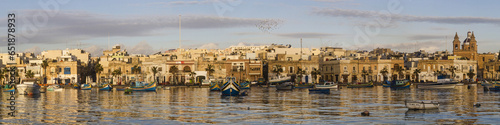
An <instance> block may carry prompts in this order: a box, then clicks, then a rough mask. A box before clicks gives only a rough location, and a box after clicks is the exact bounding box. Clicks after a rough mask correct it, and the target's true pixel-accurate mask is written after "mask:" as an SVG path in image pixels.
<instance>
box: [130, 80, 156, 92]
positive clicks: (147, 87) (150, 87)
mask: <svg viewBox="0 0 500 125" xmlns="http://www.w3.org/2000/svg"><path fill="white" fill-rule="evenodd" d="M130 89H132V90H133V91H156V82H153V83H149V84H148V83H144V82H139V81H136V82H135V85H134V86H132V87H130Z"/></svg>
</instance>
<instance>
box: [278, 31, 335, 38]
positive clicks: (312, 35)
mask: <svg viewBox="0 0 500 125" xmlns="http://www.w3.org/2000/svg"><path fill="white" fill-rule="evenodd" d="M274 35H277V36H282V37H290V38H325V37H332V36H338V35H339V34H333V33H313V32H299V33H276V34H274Z"/></svg>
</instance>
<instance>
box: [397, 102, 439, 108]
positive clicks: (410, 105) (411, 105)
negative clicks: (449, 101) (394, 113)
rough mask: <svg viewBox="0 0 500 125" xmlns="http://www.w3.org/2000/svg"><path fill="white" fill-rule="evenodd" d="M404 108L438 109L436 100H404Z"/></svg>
mask: <svg viewBox="0 0 500 125" xmlns="http://www.w3.org/2000/svg"><path fill="white" fill-rule="evenodd" d="M405 105H406V108H408V109H412V110H424V109H438V108H439V102H437V101H405Z"/></svg>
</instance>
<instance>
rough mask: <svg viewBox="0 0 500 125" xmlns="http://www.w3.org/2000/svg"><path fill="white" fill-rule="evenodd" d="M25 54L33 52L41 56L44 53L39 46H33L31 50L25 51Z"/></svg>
mask: <svg viewBox="0 0 500 125" xmlns="http://www.w3.org/2000/svg"><path fill="white" fill-rule="evenodd" d="M24 52H31V53H34V54H35V55H40V53H42V50H41V49H40V47H38V46H33V47H31V48H29V49H25V50H24Z"/></svg>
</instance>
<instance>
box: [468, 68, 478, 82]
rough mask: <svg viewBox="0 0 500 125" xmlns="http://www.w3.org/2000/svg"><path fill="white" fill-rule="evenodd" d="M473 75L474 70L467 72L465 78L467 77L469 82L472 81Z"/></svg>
mask: <svg viewBox="0 0 500 125" xmlns="http://www.w3.org/2000/svg"><path fill="white" fill-rule="evenodd" d="M475 75H476V74H475V73H474V70H469V72H468V73H467V76H469V79H470V80H473V79H474V76H475Z"/></svg>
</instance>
